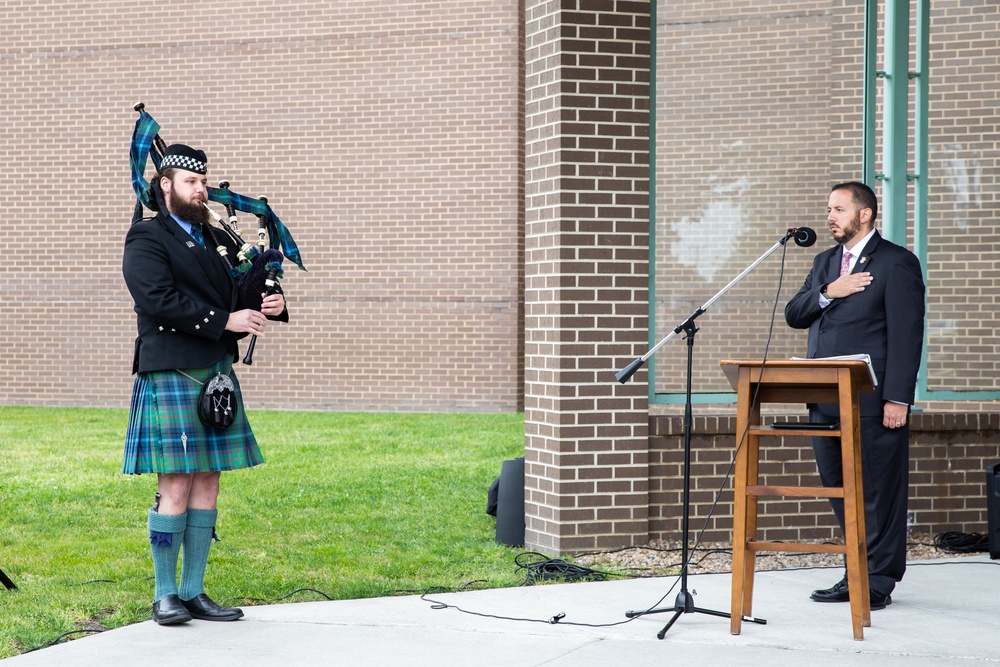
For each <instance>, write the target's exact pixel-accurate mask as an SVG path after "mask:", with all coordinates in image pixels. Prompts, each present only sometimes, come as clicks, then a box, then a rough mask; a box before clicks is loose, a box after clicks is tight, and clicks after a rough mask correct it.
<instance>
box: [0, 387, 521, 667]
mask: <svg viewBox="0 0 1000 667" xmlns="http://www.w3.org/2000/svg"><path fill="white" fill-rule="evenodd" d="M249 417H250V421H251V424H252V425H253V428H254V432H255V433H256V435H257V439H258V441H259V442H260V444H261V449H262V451H263V452H264V457H265V459H266V462H265V463H264V464H263V465H261V466H258V467H257V468H253V469H249V470H241V471H235V472H230V473H226V474H224V475H223V476H222V492H221V494H220V497H219V523H218V527H217V530H218V533H219V537H220V538H221V542H217V543H215V544H214V545H213V547H212V552H211V556H210V558H209V566H208V573H207V578H206V590H207V592H208V593H209V595H211V596H212V597H213V598H214V599H215V600H216V601H218V602H220V603H223V604H231V605H241V606H248V605H253V604H274V603H278V602H282V603H294V602H304V601H313V600H322V599H324V598H323V596H322V595H320V594H319V593H317V592H314V591H310V590H301V589H315V590H316V591H321V592H322V593H323V594H325V595H326V596H328V597H330V598H333V599H346V598H362V597H375V596H382V595H394V594H402V593H414V592H422V591H424V590H426V589H428V588H430V587H437V586H440V587H445V588H458V587H461V586H463V585H465V584H468V583H469V582H479V583H478V584H477V585H480V586H486V587H504V586H514V585H518V584H520V583H522V582H523V580H524V575H523V573H519V572H518V571H517V567H516V565H515V563H514V557H515V556H516V555H517V554H518V553H520V552H521V551H522V549H518V548H508V547H503V546H500V545H498V544H496V541H495V539H494V537H495V519H494V518H493V517H491V516H488V515H487V514H486V513H485V510H486V494H487V489H488V488H489V485H490V482H491V481H492V480H493V479H494V478H496V477H497V476H498V475H499V474H500V466H501V464H502V462H503V460H505V459H510V458H513V457H515V456H520V455H521V454H523V451H524V439H523V419H522V417H521V415H512V414H506V415H464V414H457V415H451V414H448V415H441V414H430V415H412V414H342V413H317V412H307V413H290V412H263V411H261V412H254V413H252V414H250V415H249ZM127 418H128V415H127V412H126V411H124V410H98V409H50V408H19V407H0V569H2V570H3V571H4V572H6V573H7V575H8V576H10V577H11V579H13V580H14V583H15V584H16V585H17V586H18V590H16V591H7V590H5V589H3V588H2V587H0V659H2V658H4V657H9V656H11V655H14V654H16V653H19V652H22V651H25V650H29V649H32V648H36V647H38V646H41V645H44V644H46V643H48V642H51V641H53V640H55V639H56V638H58V637H60V636H61V635H63V634H64V633H68V632H73V631H76V630H85V629H105V628H115V627H120V626H123V625H127V624H130V623H136V622H139V621H145V620H148V619H150V617H151V611H150V605H151V603H152V595H153V581H152V562H151V559H150V553H149V541H148V533H147V530H146V512H147V510H148V508H149V507H150V505H151V504H152V501H153V493H154V491H155V486H156V479H155V476H152V475H143V476H126V475H122V474H121V472H120V469H121V451H122V443H123V439H124V434H125V426H126V422H127Z"/></svg>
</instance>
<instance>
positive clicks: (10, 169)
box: [0, 0, 523, 412]
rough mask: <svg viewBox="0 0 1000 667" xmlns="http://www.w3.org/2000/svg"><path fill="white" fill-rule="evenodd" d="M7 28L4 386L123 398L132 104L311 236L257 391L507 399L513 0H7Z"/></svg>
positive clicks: (345, 401) (252, 395)
mask: <svg viewBox="0 0 1000 667" xmlns="http://www.w3.org/2000/svg"><path fill="white" fill-rule="evenodd" d="M0 23H2V25H3V26H4V28H3V35H4V40H3V45H2V46H0V62H2V63H3V64H2V76H0V109H2V111H0V156H2V158H3V161H4V168H3V169H0V212H2V213H0V215H2V217H3V221H4V223H5V225H6V226H7V228H8V230H9V231H10V232H11V244H10V245H11V248H12V249H13V250H14V252H12V253H9V254H8V259H7V266H6V269H7V270H6V271H5V273H4V275H5V280H4V300H3V302H2V305H0V350H3V353H2V358H0V403H4V404H44V405H88V406H112V407H123V406H126V405H127V404H128V399H129V395H130V391H131V378H130V376H129V370H130V368H131V355H132V340H133V338H134V335H135V333H134V332H135V318H134V315H133V314H132V312H131V308H132V301H131V298H130V296H129V294H128V292H127V290H126V289H125V285H124V282H123V280H122V277H121V268H120V267H121V252H122V245H123V240H124V235H125V232H126V229H127V227H128V221H129V219H130V217H131V211H132V205H133V203H134V196H133V195H132V192H131V188H130V185H129V172H128V146H129V137H130V134H131V131H132V125H133V123H134V121H135V119H136V114H135V113H134V112H133V111H132V105H133V104H134V103H135V102H137V101H139V100H142V101H144V102H145V103H146V108H147V110H148V111H149V112H150V113H151V114H152V115H153V116H154V117H155V118H156V119H157V121H159V122H160V124H161V125H162V126H163V130H162V132H163V137H164V138H165V139H166V140H167V141H168V142H174V141H178V142H185V143H190V144H193V145H194V146H196V147H199V148H203V149H204V150H205V151H206V152H207V153H208V156H209V179H210V183H212V184H213V185H214V184H215V183H217V182H218V180H219V179H222V178H225V179H227V180H229V181H230V182H231V183H232V187H233V189H234V190H236V191H237V192H242V193H244V194H247V195H251V196H257V195H261V194H265V195H267V196H268V197H269V198H270V201H271V203H272V205H273V207H274V209H275V211H277V212H278V214H279V215H280V216H281V218H282V220H283V221H285V222H286V223H287V224H288V226H289V228H290V229H291V230H292V232H293V234H294V236H295V239H296V240H297V241H298V243H299V245H300V247H301V249H302V254H303V258H304V260H305V264H306V267H307V268H308V272H307V273H304V272H301V271H299V270H298V269H296V268H294V267H291V266H290V265H289V268H288V269H287V271H286V277H285V280H284V287H285V289H286V291H287V294H288V301H289V309H290V313H291V321H290V322H289V323H288V324H287V325H274V326H273V327H272V328H271V329H269V331H268V336H267V337H266V338H264V339H262V340H261V341H260V344H259V345H258V348H257V354H256V357H255V361H256V363H255V364H254V366H253V367H252V368H246V367H243V368H242V369H241V371H240V376H241V381H242V382H243V384H244V387H245V388H246V390H247V392H246V393H247V397H248V404H249V405H250V407H251V408H265V407H266V408H283V409H290V408H303V409H329V410H398V411H411V410H412V411H424V410H441V411H444V410H459V411H485V412H492V411H505V412H510V411H516V410H518V409H520V408H521V395H522V375H523V362H522V356H523V355H522V351H523V342H522V337H521V325H522V322H521V318H522V303H521V291H522V286H523V285H522V284H523V272H522V268H521V263H522V253H523V232H522V229H523V225H522V221H523V210H522V206H521V201H522V196H523V169H522V160H523V113H522V107H523V92H522V88H523V87H522V83H521V78H522V72H521V60H522V53H523V40H522V12H521V6H520V4H519V2H517V1H516V0H501V1H499V2H498V1H496V0H488V1H487V0H441V1H437V2H417V1H413V0H404V1H402V2H393V3H385V2H375V1H372V0H349V1H346V2H332V3H331V2H286V3H273V2H255V1H253V0H244V1H241V2H230V3H226V5H225V9H224V10H222V9H220V10H218V11H215V10H213V11H199V12H197V14H193V13H192V8H191V6H190V5H189V4H188V3H173V4H172V3H146V4H139V5H137V4H135V3H129V2H122V1H111V0H93V1H90V2H86V3H81V2H77V1H54V2H46V3H2V4H0ZM217 210H220V211H221V207H217ZM243 218H244V219H243V221H242V222H243V228H244V229H248V228H252V227H254V220H253V218H252V216H249V215H244V216H243ZM270 388H276V390H274V389H270Z"/></svg>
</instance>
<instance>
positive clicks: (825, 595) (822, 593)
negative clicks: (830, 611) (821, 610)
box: [809, 577, 851, 602]
mask: <svg viewBox="0 0 1000 667" xmlns="http://www.w3.org/2000/svg"><path fill="white" fill-rule="evenodd" d="M809 597H810V598H811V599H813V600H815V601H816V602H848V601H849V600H850V599H851V593H850V591H849V590H848V589H847V577H844V578H843V579H841V580H840V581H838V582H837V583H835V584H834V585H833V586H831V587H830V588H824V589H822V590H818V591H813V592H812V595H810V596H809Z"/></svg>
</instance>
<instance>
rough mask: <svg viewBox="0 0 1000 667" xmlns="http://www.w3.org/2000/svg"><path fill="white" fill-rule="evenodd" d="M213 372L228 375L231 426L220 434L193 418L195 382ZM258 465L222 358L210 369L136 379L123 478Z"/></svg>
mask: <svg viewBox="0 0 1000 667" xmlns="http://www.w3.org/2000/svg"><path fill="white" fill-rule="evenodd" d="M216 372H221V373H224V374H228V375H229V377H230V378H231V379H232V381H233V384H234V385H235V390H234V393H235V399H236V406H237V408H236V409H237V414H236V421H234V422H233V424H232V425H231V426H229V428H226V429H215V428H212V427H210V426H205V425H204V424H202V423H201V420H200V419H198V394H199V393H200V392H201V385H200V384H199V383H204V382H208V380H210V379H211V378H212V377H213V376H214V375H215V374H216ZM182 373H183V374H182ZM185 374H186V375H187V376H190V377H186V376H185ZM191 378H194V380H192V379H191ZM195 380H197V382H195ZM263 461H264V458H263V456H262V455H261V453H260V448H259V447H258V446H257V439H256V438H255V437H254V435H253V431H252V430H251V429H250V423H249V422H248V421H247V417H246V410H245V409H244V407H243V393H242V391H241V390H240V383H239V380H237V379H236V374H235V373H233V371H232V361H231V360H230V358H229V357H228V356H227V357H226V358H225V359H223V360H222V361H221V362H219V363H218V364H216V365H215V366H213V367H211V368H199V369H184V370H183V372H178V371H150V372H146V373H137V374H136V377H135V385H134V387H133V390H132V405H131V408H130V410H129V418H128V431H127V433H126V435H125V456H124V463H123V465H122V472H123V473H125V474H133V475H141V474H143V473H166V474H170V473H195V472H219V471H223V470H236V469H239V468H250V467H252V466H255V465H257V464H259V463H263Z"/></svg>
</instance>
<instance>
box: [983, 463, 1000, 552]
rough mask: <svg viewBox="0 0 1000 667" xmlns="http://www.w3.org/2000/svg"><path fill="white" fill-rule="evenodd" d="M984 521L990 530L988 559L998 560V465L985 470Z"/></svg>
mask: <svg viewBox="0 0 1000 667" xmlns="http://www.w3.org/2000/svg"><path fill="white" fill-rule="evenodd" d="M986 520H987V526H988V527H989V529H990V558H992V559H997V558H1000V463H997V464H996V465H994V466H993V467H992V468H987V469H986Z"/></svg>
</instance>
